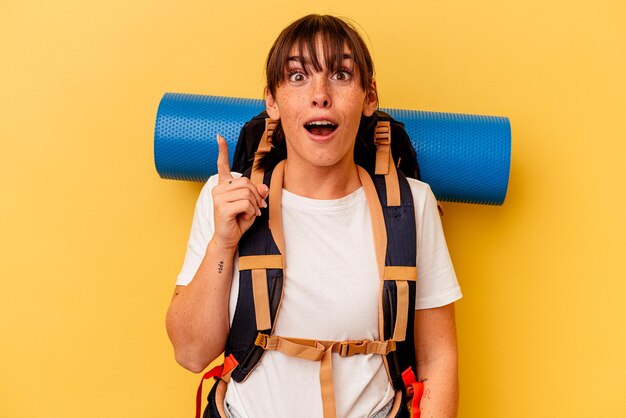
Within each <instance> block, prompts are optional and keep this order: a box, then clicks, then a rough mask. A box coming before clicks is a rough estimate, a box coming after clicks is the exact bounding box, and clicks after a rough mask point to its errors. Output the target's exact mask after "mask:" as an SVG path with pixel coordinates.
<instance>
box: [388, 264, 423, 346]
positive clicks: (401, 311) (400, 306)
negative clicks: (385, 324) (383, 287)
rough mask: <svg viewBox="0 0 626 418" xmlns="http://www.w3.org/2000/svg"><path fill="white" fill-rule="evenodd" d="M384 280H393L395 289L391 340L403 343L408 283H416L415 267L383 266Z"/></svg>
mask: <svg viewBox="0 0 626 418" xmlns="http://www.w3.org/2000/svg"><path fill="white" fill-rule="evenodd" d="M383 279H384V280H394V281H395V282H396V289H397V298H396V300H397V302H396V303H397V305H396V306H397V307H396V312H397V314H396V324H395V326H394V330H393V340H395V341H404V340H405V339H406V328H407V323H408V320H409V318H408V315H409V283H408V282H415V281H417V267H405V266H385V272H384V274H383Z"/></svg>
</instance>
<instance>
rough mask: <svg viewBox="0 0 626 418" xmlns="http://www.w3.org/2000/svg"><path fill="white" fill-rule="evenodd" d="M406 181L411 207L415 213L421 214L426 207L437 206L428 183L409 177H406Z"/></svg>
mask: <svg viewBox="0 0 626 418" xmlns="http://www.w3.org/2000/svg"><path fill="white" fill-rule="evenodd" d="M407 181H408V182H409V186H410V188H411V194H412V195H413V205H414V206H415V209H416V212H417V213H421V212H422V211H423V209H424V207H426V206H429V205H435V206H437V199H436V198H435V195H434V194H433V191H432V190H431V188H430V185H429V184H428V183H424V182H423V181H420V180H416V179H414V178H410V177H407Z"/></svg>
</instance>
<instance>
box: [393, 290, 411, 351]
mask: <svg viewBox="0 0 626 418" xmlns="http://www.w3.org/2000/svg"><path fill="white" fill-rule="evenodd" d="M396 291H397V293H396V304H397V306H396V326H395V327H394V329H393V337H392V338H393V339H394V340H395V341H404V340H405V338H406V326H407V323H408V319H409V284H408V283H407V282H406V281H404V280H400V281H397V282H396Z"/></svg>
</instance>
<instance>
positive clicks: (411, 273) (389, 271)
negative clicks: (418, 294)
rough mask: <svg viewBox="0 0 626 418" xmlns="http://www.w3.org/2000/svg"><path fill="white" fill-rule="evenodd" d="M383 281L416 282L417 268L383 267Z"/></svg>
mask: <svg viewBox="0 0 626 418" xmlns="http://www.w3.org/2000/svg"><path fill="white" fill-rule="evenodd" d="M384 279H385V280H408V281H410V282H414V281H416V280H417V267H411V266H408V267H405V266H385V275H384Z"/></svg>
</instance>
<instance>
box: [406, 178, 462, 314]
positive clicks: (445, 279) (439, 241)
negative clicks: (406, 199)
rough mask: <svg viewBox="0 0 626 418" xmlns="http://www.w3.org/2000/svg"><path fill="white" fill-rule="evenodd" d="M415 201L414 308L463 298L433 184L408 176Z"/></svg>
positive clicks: (434, 305) (427, 307) (442, 303)
mask: <svg viewBox="0 0 626 418" xmlns="http://www.w3.org/2000/svg"><path fill="white" fill-rule="evenodd" d="M409 182H410V185H411V191H412V192H413V199H414V204H415V221H416V233H417V272H418V273H417V286H416V294H415V309H429V308H436V307H440V306H444V305H447V304H449V303H452V302H454V301H456V300H458V299H460V298H461V297H462V293H461V288H460V286H459V283H458V281H457V278H456V274H455V272H454V267H453V265H452V260H451V259H450V253H449V251H448V246H447V244H446V238H445V236H444V233H443V226H442V225H441V218H440V217H439V210H438V209H437V200H436V199H435V195H434V194H433V192H432V190H431V189H430V186H429V185H428V184H426V183H423V182H420V181H418V180H413V179H409Z"/></svg>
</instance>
